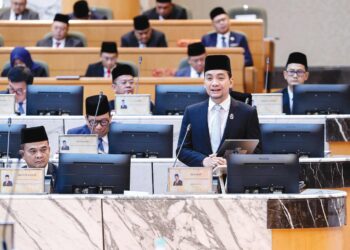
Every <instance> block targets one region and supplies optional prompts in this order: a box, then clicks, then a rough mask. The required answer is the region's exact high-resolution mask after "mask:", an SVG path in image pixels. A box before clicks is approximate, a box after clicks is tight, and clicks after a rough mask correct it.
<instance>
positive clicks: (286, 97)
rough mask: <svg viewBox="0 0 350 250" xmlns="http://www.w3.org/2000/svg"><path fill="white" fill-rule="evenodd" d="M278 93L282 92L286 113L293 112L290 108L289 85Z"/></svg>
mask: <svg viewBox="0 0 350 250" xmlns="http://www.w3.org/2000/svg"><path fill="white" fill-rule="evenodd" d="M278 93H282V94H283V95H282V101H283V113H285V114H286V115H290V114H291V113H292V112H291V110H290V103H289V94H288V87H287V88H284V89H282V90H281V91H278Z"/></svg>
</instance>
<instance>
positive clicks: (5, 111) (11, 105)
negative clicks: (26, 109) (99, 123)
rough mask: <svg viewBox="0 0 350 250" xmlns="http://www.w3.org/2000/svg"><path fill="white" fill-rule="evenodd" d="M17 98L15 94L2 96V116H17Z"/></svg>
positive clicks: (0, 108)
mask: <svg viewBox="0 0 350 250" xmlns="http://www.w3.org/2000/svg"><path fill="white" fill-rule="evenodd" d="M15 105H16V98H15V94H0V114H1V115H13V114H15Z"/></svg>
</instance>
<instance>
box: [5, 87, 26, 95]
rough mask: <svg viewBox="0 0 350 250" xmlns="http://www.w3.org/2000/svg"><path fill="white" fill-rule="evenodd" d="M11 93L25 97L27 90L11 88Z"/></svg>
mask: <svg viewBox="0 0 350 250" xmlns="http://www.w3.org/2000/svg"><path fill="white" fill-rule="evenodd" d="M9 92H10V93H11V94H16V95H23V94H24V92H26V90H25V89H22V88H21V89H14V88H12V87H9Z"/></svg>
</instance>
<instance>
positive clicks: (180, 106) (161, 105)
mask: <svg viewBox="0 0 350 250" xmlns="http://www.w3.org/2000/svg"><path fill="white" fill-rule="evenodd" d="M206 99H208V95H207V92H206V90H205V88H204V87H203V86H199V85H156V98H155V110H154V112H153V114H154V115H183V113H184V111H185V109H186V107H187V106H189V105H191V104H194V103H198V102H201V101H204V100H206Z"/></svg>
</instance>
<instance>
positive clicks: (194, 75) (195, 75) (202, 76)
mask: <svg viewBox="0 0 350 250" xmlns="http://www.w3.org/2000/svg"><path fill="white" fill-rule="evenodd" d="M190 77H191V78H204V72H202V73H201V74H200V76H198V72H197V71H196V70H195V69H194V68H193V67H192V66H191V74H190Z"/></svg>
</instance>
